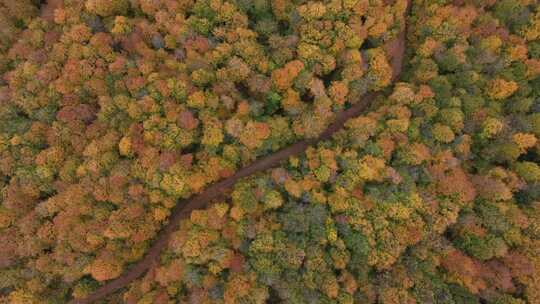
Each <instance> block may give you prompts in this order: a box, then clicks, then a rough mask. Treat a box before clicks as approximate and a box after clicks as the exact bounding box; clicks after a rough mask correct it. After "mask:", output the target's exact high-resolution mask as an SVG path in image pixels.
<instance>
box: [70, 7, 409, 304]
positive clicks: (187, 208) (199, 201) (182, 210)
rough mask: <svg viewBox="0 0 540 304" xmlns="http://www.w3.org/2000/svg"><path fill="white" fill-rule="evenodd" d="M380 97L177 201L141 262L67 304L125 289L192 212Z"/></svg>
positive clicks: (398, 44)
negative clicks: (193, 194) (199, 191)
mask: <svg viewBox="0 0 540 304" xmlns="http://www.w3.org/2000/svg"><path fill="white" fill-rule="evenodd" d="M410 6H411V0H408V1H407V10H406V14H407V13H408V11H409V10H410ZM405 36H406V27H405V24H403V30H402V32H400V33H399V35H398V36H397V37H396V38H395V39H394V40H392V41H389V42H388V43H387V44H386V45H385V46H384V47H385V49H386V51H387V53H388V54H390V57H391V62H390V63H391V65H392V71H393V75H392V82H393V81H395V80H396V79H397V77H398V76H399V74H400V73H401V69H402V65H403V57H404V53H405ZM379 95H381V94H380V93H368V94H366V95H364V96H362V99H361V100H360V101H359V102H358V103H356V104H354V105H353V106H351V107H350V108H349V109H347V110H344V111H341V112H339V113H337V114H336V117H335V120H334V122H333V123H332V124H330V126H328V128H327V129H326V130H325V131H324V132H323V133H321V135H320V136H319V137H318V138H315V139H311V140H302V141H299V142H297V143H295V144H293V145H291V146H289V147H287V148H284V149H282V150H279V151H277V152H275V153H273V154H271V155H268V156H266V157H263V158H260V159H258V160H256V161H255V162H253V163H252V164H250V165H248V166H246V167H244V168H242V169H240V170H238V171H237V172H236V173H235V174H234V175H232V176H230V177H228V178H226V179H224V180H222V181H220V182H217V183H215V184H213V185H211V186H210V187H208V188H206V189H205V190H204V191H203V192H201V193H199V194H197V195H195V196H192V197H191V198H189V199H186V200H183V201H180V202H178V203H177V204H176V206H175V207H174V208H173V209H172V212H171V216H170V218H169V222H168V223H167V225H165V227H164V228H163V229H162V230H161V231H160V232H159V234H158V236H157V238H156V240H155V241H154V243H153V244H152V246H151V247H150V249H149V250H148V251H147V253H146V255H145V256H144V258H143V259H142V260H140V261H138V262H137V263H135V264H134V265H132V266H131V267H130V268H129V269H128V270H127V271H126V272H124V273H123V274H122V275H121V276H119V277H118V278H116V279H114V280H111V281H109V282H107V283H106V284H105V285H103V286H101V287H99V288H98V289H97V290H95V291H94V292H93V293H92V294H90V295H89V296H88V297H86V298H84V299H77V300H72V301H71V302H69V303H70V304H89V303H93V302H95V301H97V300H100V299H103V298H105V297H107V296H108V295H110V294H112V293H113V292H115V291H117V290H119V289H121V288H124V287H126V286H127V285H128V284H129V283H131V282H132V281H134V280H135V279H137V278H138V277H140V276H142V275H143V274H144V273H146V271H148V269H150V268H151V267H153V266H155V265H156V264H157V262H158V260H159V255H160V253H161V251H162V250H163V248H165V247H166V246H167V242H168V241H169V237H170V235H171V234H172V233H173V232H174V231H176V230H177V229H178V224H179V223H180V220H182V219H186V218H189V216H190V214H191V212H192V211H193V210H196V209H202V208H205V207H207V206H208V205H209V203H210V202H211V201H212V200H213V199H215V198H217V197H219V196H220V195H223V194H225V192H226V191H227V190H229V189H231V187H232V186H233V185H234V184H235V183H236V182H237V181H238V180H239V179H241V178H244V177H247V176H250V175H252V174H254V173H257V172H261V171H265V170H267V169H270V168H273V167H276V166H278V165H279V164H280V163H281V162H282V161H284V160H286V159H287V158H289V156H291V155H296V154H299V153H301V152H303V151H305V150H306V149H307V147H309V146H310V145H314V144H316V143H318V142H320V141H323V140H327V139H330V138H331V136H332V135H333V134H334V133H335V132H336V131H338V130H340V129H341V128H342V127H343V125H344V124H345V122H346V121H347V120H349V119H350V118H353V117H356V116H358V115H360V114H361V113H362V112H363V111H364V110H366V108H367V107H368V106H369V105H370V104H371V102H372V101H373V100H374V99H375V98H376V97H378V96H379Z"/></svg>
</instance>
